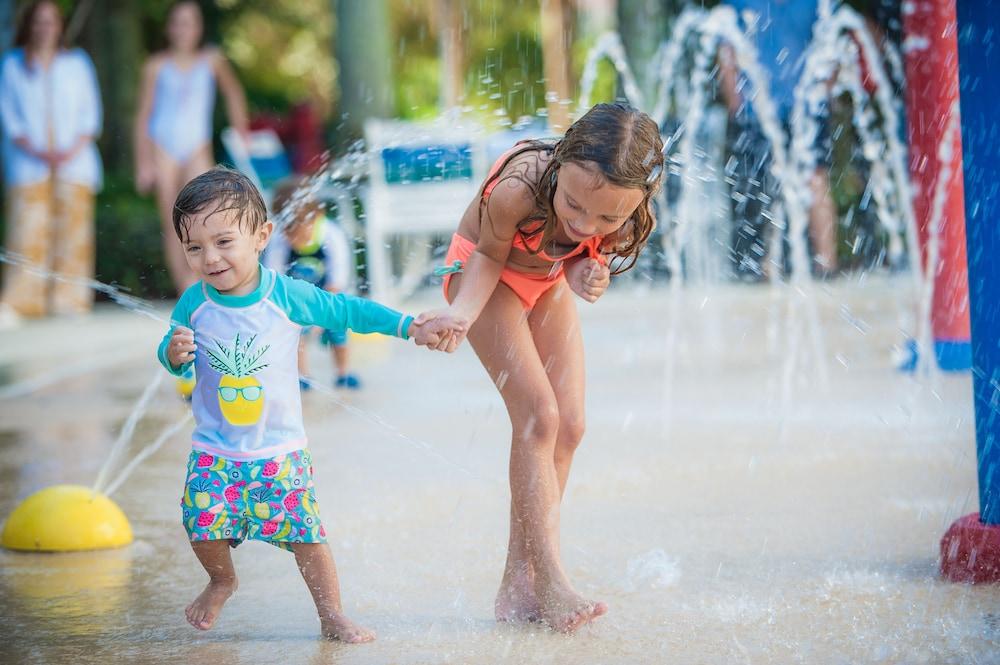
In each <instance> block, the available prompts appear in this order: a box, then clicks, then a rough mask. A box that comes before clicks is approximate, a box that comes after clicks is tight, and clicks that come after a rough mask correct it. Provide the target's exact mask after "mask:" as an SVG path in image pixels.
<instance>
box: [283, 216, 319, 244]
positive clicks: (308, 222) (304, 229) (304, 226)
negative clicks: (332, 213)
mask: <svg viewBox="0 0 1000 665" xmlns="http://www.w3.org/2000/svg"><path fill="white" fill-rule="evenodd" d="M315 230H316V217H315V216H314V215H310V216H309V217H308V218H306V219H304V220H296V221H295V222H294V223H293V224H292V225H291V226H290V227H288V228H286V229H285V237H286V238H288V243H289V244H290V245H291V246H292V247H296V248H298V247H302V246H303V245H308V244H309V243H311V242H312V239H313V232H314V231H315Z"/></svg>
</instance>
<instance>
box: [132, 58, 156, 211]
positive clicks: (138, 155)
mask: <svg viewBox="0 0 1000 665" xmlns="http://www.w3.org/2000/svg"><path fill="white" fill-rule="evenodd" d="M158 72H159V58H157V57H156V56H154V57H152V58H150V59H149V60H148V61H147V62H146V64H145V66H143V68H142V83H141V85H140V90H139V107H138V109H137V111H136V114H135V127H134V128H133V132H134V134H133V138H132V144H133V148H134V150H135V188H136V189H137V190H139V192H140V193H142V194H145V193H146V192H148V191H149V190H151V189H152V188H153V183H154V181H155V179H156V164H155V162H154V160H153V140H152V139H151V138H149V116H150V115H151V114H152V112H153V95H154V92H155V89H156V75H157V73H158Z"/></svg>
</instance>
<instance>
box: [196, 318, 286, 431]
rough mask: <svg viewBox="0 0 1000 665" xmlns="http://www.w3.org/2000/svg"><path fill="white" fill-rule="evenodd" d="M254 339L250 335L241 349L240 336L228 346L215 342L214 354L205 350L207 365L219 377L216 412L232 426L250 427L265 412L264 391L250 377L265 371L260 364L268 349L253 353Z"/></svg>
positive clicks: (265, 347)
mask: <svg viewBox="0 0 1000 665" xmlns="http://www.w3.org/2000/svg"><path fill="white" fill-rule="evenodd" d="M256 339H257V336H256V335H251V336H250V337H249V338H247V340H246V341H245V342H243V344H242V346H241V344H240V334H239V333H237V334H236V339H235V340H233V342H232V343H231V344H223V343H222V342H220V341H218V340H216V341H215V346H216V347H217V349H216V350H214V351H213V350H212V349H207V350H206V352H207V353H208V364H209V366H210V367H211V368H212V369H214V370H215V371H216V372H218V373H219V374H221V375H222V378H221V379H220V380H219V390H218V392H219V410H220V411H222V415H223V417H224V418H225V419H226V420H227V421H229V422H230V423H231V424H233V425H241V426H245V425H253V424H255V423H256V422H257V421H258V420H260V415H261V413H263V411H264V387H263V386H262V385H261V384H260V381H258V380H257V379H256V377H254V376H253V374H255V373H256V372H259V371H260V370H262V369H264V368H265V367H267V363H265V362H262V359H263V357H264V354H265V353H267V350H268V349H269V348H271V347H270V345H268V346H262V347H260V348H259V349H257V350H256V351H252V349H253V345H254V341H256Z"/></svg>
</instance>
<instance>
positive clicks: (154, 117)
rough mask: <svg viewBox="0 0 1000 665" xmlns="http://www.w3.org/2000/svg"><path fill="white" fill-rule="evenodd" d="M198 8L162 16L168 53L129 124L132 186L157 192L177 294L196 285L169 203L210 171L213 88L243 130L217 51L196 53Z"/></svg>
mask: <svg viewBox="0 0 1000 665" xmlns="http://www.w3.org/2000/svg"><path fill="white" fill-rule="evenodd" d="M202 33H203V25H202V15H201V8H200V7H199V6H198V3H196V2H192V1H191V0H186V1H184V2H177V3H176V4H174V5H173V7H171V8H170V11H169V13H168V14H167V43H168V45H167V48H166V49H165V50H164V51H161V52H160V53H155V54H153V55H152V56H151V57H150V58H149V61H148V62H147V63H146V66H145V67H144V68H143V73H142V89H141V92H140V98H139V112H138V118H137V119H136V123H135V168H136V174H135V182H136V188H137V189H138V190H139V191H140V192H141V193H146V192H148V191H150V190H153V189H155V190H156V203H157V207H158V208H159V210H160V223H161V224H162V227H163V228H162V233H163V250H164V254H165V257H166V262H167V269H168V270H169V271H170V277H171V279H172V280H173V282H174V286H175V287H176V289H177V293H183V292H184V289H186V288H187V287H189V286H190V285H191V284H193V283H194V282H195V281H196V280H195V277H194V275H193V274H192V272H191V270H190V268H188V265H187V261H186V260H185V258H184V251H183V249H182V248H181V245H180V242H179V241H178V240H177V234H176V233H174V227H173V215H172V213H171V210H172V209H173V205H174V199H175V198H177V193H178V192H180V190H181V187H183V186H184V185H185V184H186V183H187V182H188V181H189V180H191V179H192V178H194V177H195V176H198V175H201V174H202V173H204V172H205V171H207V170H209V169H210V168H212V166H213V165H214V164H215V159H214V157H213V155H212V112H213V110H214V108H215V88H216V84H218V87H219V89H220V90H221V91H222V96H223V97H224V98H225V100H226V111H227V114H228V116H229V124H230V125H231V126H232V127H234V128H235V129H236V130H237V131H238V132H239V133H240V134H241V135H242V136H244V137H245V136H246V135H247V132H248V130H249V121H248V119H247V107H246V98H245V96H244V94H243V88H242V86H240V82H239V80H238V79H237V78H236V73H235V72H234V71H233V68H232V67H231V66H230V64H229V62H228V61H227V60H226V58H225V56H223V55H222V53H221V52H220V51H219V49H217V48H213V47H205V46H202Z"/></svg>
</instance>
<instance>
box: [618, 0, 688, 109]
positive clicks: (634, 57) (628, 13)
mask: <svg viewBox="0 0 1000 665" xmlns="http://www.w3.org/2000/svg"><path fill="white" fill-rule="evenodd" d="M674 5H676V3H675V2H672V1H670V0H666V1H665V0H618V33H619V34H620V35H621V38H622V43H623V44H624V45H625V54H626V55H627V57H628V64H629V66H630V67H631V68H632V72H633V73H634V74H635V79H636V82H637V83H638V84H639V90H640V91H641V92H642V96H643V99H645V100H647V103H648V102H649V100H653V99H655V94H656V72H654V71H653V68H652V67H651V64H652V61H653V56H655V55H656V51H657V49H658V48H659V47H660V43H661V42H663V41H664V40H665V39H667V37H668V36H669V35H668V32H667V28H668V25H669V20H670V18H671V17H673V16H674V15H675V14H676V13H677V12H676V7H675V6H674Z"/></svg>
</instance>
